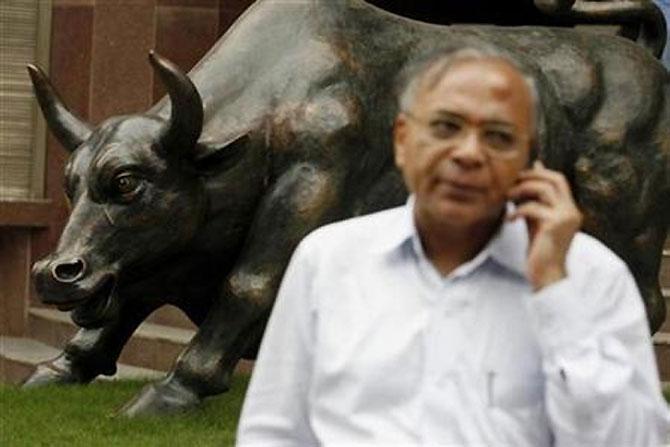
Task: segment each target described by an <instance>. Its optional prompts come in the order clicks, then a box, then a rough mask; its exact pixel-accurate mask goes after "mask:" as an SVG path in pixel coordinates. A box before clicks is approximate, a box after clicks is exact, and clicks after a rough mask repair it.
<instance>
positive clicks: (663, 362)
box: [653, 332, 670, 382]
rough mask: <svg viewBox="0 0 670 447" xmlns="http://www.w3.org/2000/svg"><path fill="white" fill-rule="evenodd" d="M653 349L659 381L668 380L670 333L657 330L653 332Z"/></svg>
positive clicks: (669, 376) (669, 378)
mask: <svg viewBox="0 0 670 447" xmlns="http://www.w3.org/2000/svg"><path fill="white" fill-rule="evenodd" d="M653 340H654V351H655V352H656V364H657V365H658V373H659V375H660V377H661V381H663V382H667V381H670V334H669V333H666V332H657V333H656V334H654V337H653Z"/></svg>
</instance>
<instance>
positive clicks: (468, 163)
mask: <svg viewBox="0 0 670 447" xmlns="http://www.w3.org/2000/svg"><path fill="white" fill-rule="evenodd" d="M451 157H452V159H453V160H454V161H455V162H456V163H458V164H460V165H461V166H463V167H465V168H476V167H479V166H481V165H483V164H484V162H485V161H486V148H484V144H483V143H482V141H481V138H479V132H477V131H475V130H474V129H470V130H469V131H468V132H466V133H465V134H464V135H463V138H462V139H461V141H460V142H459V143H458V144H456V146H455V147H454V149H453V151H452V153H451Z"/></svg>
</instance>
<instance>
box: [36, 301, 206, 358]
mask: <svg viewBox="0 0 670 447" xmlns="http://www.w3.org/2000/svg"><path fill="white" fill-rule="evenodd" d="M28 327H29V334H30V336H31V337H32V338H35V339H37V340H39V341H41V342H43V343H45V344H47V345H50V346H53V347H55V348H59V349H60V348H63V347H64V346H65V343H66V342H67V341H68V340H69V339H70V338H72V336H73V335H74V334H75V333H76V332H77V330H78V328H77V326H75V325H74V323H72V321H71V320H70V316H69V314H67V313H65V312H60V311H58V310H55V309H48V308H39V307H31V308H30V309H28ZM194 334H195V330H193V329H183V328H176V327H170V326H165V325H160V324H155V323H148V322H145V323H143V324H142V325H140V327H139V328H138V329H137V331H135V334H134V335H133V337H132V338H131V339H130V340H129V341H128V343H127V344H126V346H125V348H124V349H123V351H122V353H121V357H120V359H119V360H120V362H121V363H125V364H128V365H133V366H139V367H144V368H150V369H154V370H158V371H168V370H170V369H171V368H172V366H173V364H174V361H175V359H176V358H177V356H178V355H179V353H180V352H181V351H183V350H184V348H185V347H186V345H188V343H189V341H190V340H191V338H192V337H193V335H194Z"/></svg>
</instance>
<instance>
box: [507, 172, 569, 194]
mask: <svg viewBox="0 0 670 447" xmlns="http://www.w3.org/2000/svg"><path fill="white" fill-rule="evenodd" d="M519 180H520V181H524V180H540V181H545V182H549V183H551V185H553V187H554V188H555V189H556V190H557V191H559V192H560V193H561V194H563V195H565V194H570V196H572V191H571V190H570V184H569V183H568V181H567V179H566V178H565V176H564V175H563V174H562V173H560V172H558V171H553V170H551V169H547V168H544V167H540V168H534V169H527V170H525V171H521V172H520V173H519Z"/></svg>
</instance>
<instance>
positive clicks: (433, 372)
mask: <svg viewBox="0 0 670 447" xmlns="http://www.w3.org/2000/svg"><path fill="white" fill-rule="evenodd" d="M536 100H537V92H535V91H534V86H533V83H532V81H531V80H530V79H528V78H526V77H524V75H523V74H522V73H521V72H520V70H519V69H518V68H517V67H516V66H515V65H514V64H513V63H512V62H510V61H508V60H505V59H503V58H501V57H499V56H495V55H486V54H483V53H480V52H477V51H474V50H464V51H459V52H457V53H455V54H451V55H447V56H444V55H443V56H440V57H438V58H435V59H432V60H431V61H430V62H428V63H427V64H426V65H425V66H424V67H423V68H422V69H421V71H420V72H419V74H418V75H417V76H415V77H414V79H413V80H412V81H411V82H410V83H409V85H408V86H407V88H406V90H405V93H404V94H403V97H402V99H401V113H400V114H399V116H398V117H397V120H396V123H395V131H394V143H395V159H396V163H397V165H398V167H399V168H400V170H401V171H402V173H403V176H404V179H405V182H406V184H407V187H408V188H409V190H410V191H411V193H412V196H411V197H410V200H409V201H408V203H407V205H406V206H404V207H400V208H396V209H392V210H387V211H384V212H380V213H377V214H373V215H369V216H364V217H359V218H355V219H351V220H347V221H344V222H340V223H336V224H333V225H329V226H326V227H323V228H321V229H319V230H317V231H315V232H314V233H312V234H311V235H309V236H308V237H307V238H305V240H304V241H303V242H302V243H301V244H300V246H299V247H298V249H297V250H296V252H295V253H294V256H293V259H292V261H291V263H290V265H289V267H288V269H287V271H286V274H285V277H284V281H283V283H282V286H281V289H280V291H279V295H278V298H277V302H276V304H275V308H274V310H273V314H272V316H271V318H270V321H269V323H268V327H267V330H266V333H265V337H264V340H263V343H262V346H261V351H260V353H259V357H258V361H257V363H256V366H255V369H254V373H253V377H252V379H251V383H250V386H249V390H248V392H247V398H246V402H245V404H244V408H243V411H242V416H241V420H240V426H239V431H238V443H239V445H244V446H247V445H259V446H273V445H282V446H283V445H291V446H311V445H326V446H340V445H341V446H351V445H383V446H396V445H440V446H442V445H444V446H485V445H488V446H515V447H518V446H533V447H540V446H550V445H555V446H566V447H575V446H588V447H594V446H608V447H613V446H622V447H634V446H658V445H660V444H662V440H663V438H664V437H665V433H666V432H667V428H668V416H667V409H666V406H665V403H664V401H663V399H662V396H661V393H660V385H659V381H658V376H657V372H656V367H655V364H654V357H653V352H652V347H651V342H650V335H649V330H648V327H647V324H646V318H645V313H644V308H643V305H642V301H641V298H640V296H639V293H638V291H637V288H636V285H635V283H634V280H633V278H632V276H631V274H630V272H629V271H628V269H627V268H626V266H625V264H624V263H623V261H621V260H620V259H619V258H617V257H616V256H615V255H614V254H613V253H612V252H610V251H609V250H608V249H607V248H605V247H604V246H603V245H602V244H600V243H599V242H597V241H596V240H595V239H593V238H591V237H589V236H587V235H585V234H581V233H577V231H578V229H579V227H580V223H581V215H580V213H579V211H578V209H577V207H576V205H575V203H574V200H573V198H572V194H571V192H570V188H569V186H568V183H567V182H566V180H565V179H564V178H563V176H562V175H561V174H559V173H557V172H554V171H551V170H549V169H546V168H545V167H543V166H542V164H541V163H539V162H537V163H535V164H534V166H533V167H532V169H528V167H529V165H530V163H531V158H532V152H533V151H534V150H535V148H534V147H533V146H532V145H533V143H534V141H535V138H534V135H535V132H536V125H535V122H536V121H539V117H538V116H537V114H538V113H539V109H536V108H535V107H534V103H535V102H536ZM510 202H517V203H519V205H518V206H516V207H515V206H513V205H510V204H509V203H510Z"/></svg>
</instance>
